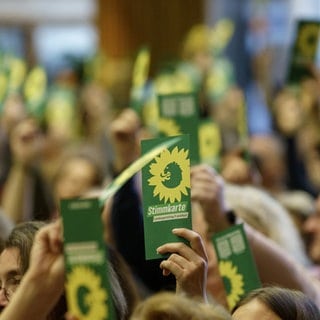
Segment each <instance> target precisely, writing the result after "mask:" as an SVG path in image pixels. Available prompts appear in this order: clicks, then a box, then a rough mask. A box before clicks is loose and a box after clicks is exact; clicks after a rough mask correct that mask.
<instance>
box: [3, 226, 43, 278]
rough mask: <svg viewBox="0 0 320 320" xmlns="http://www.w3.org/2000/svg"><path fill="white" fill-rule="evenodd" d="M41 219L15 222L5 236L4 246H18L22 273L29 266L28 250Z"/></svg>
mask: <svg viewBox="0 0 320 320" xmlns="http://www.w3.org/2000/svg"><path fill="white" fill-rule="evenodd" d="M45 224H46V223H45V222H42V221H27V222H21V223H19V224H17V225H16V226H15V227H14V228H13V229H12V231H11V233H10V235H9V237H8V238H7V240H6V242H5V244H4V248H12V247H13V248H18V250H19V253H20V258H19V259H20V261H19V263H20V268H21V273H22V274H24V273H25V272H26V271H27V269H28V268H29V257H30V251H31V247H32V244H33V240H34V236H35V234H36V232H37V231H38V230H39V229H40V228H41V227H43V226H45Z"/></svg>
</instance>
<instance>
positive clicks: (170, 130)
mask: <svg viewBox="0 0 320 320" xmlns="http://www.w3.org/2000/svg"><path fill="white" fill-rule="evenodd" d="M158 128H159V132H162V133H163V134H165V135H166V136H168V137H169V136H177V135H179V134H181V132H180V128H179V126H178V125H177V123H176V122H175V121H174V120H172V119H168V118H160V119H159V125H158Z"/></svg>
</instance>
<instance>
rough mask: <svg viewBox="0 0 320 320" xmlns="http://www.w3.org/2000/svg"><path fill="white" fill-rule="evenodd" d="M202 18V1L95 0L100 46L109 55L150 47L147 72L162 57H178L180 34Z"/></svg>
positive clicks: (114, 56)
mask: <svg viewBox="0 0 320 320" xmlns="http://www.w3.org/2000/svg"><path fill="white" fill-rule="evenodd" d="M203 20H204V0H99V6H98V16H97V25H98V29H99V32H100V46H101V48H102V49H103V50H104V51H105V52H106V53H107V55H109V56H111V57H113V58H123V57H128V56H132V55H133V54H135V53H136V51H137V50H138V48H139V47H140V46H141V45H143V44H146V45H149V46H150V48H151V54H152V55H151V57H152V61H151V73H152V72H153V71H154V70H155V69H156V68H157V67H158V66H159V63H160V62H161V61H163V59H167V58H175V57H177V56H179V53H180V46H181V42H182V40H183V36H184V35H185V34H186V32H187V31H188V30H189V29H190V27H191V26H192V25H193V24H195V23H201V22H203Z"/></svg>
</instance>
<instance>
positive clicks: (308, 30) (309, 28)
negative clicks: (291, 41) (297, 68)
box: [298, 24, 320, 58]
mask: <svg viewBox="0 0 320 320" xmlns="http://www.w3.org/2000/svg"><path fill="white" fill-rule="evenodd" d="M319 31H320V27H319V26H318V25H316V24H306V25H304V26H303V27H302V28H301V31H300V33H299V36H298V48H299V51H300V52H301V53H302V55H303V56H305V57H310V58H312V57H313V56H314V54H315V51H316V46H317V41H318V37H319Z"/></svg>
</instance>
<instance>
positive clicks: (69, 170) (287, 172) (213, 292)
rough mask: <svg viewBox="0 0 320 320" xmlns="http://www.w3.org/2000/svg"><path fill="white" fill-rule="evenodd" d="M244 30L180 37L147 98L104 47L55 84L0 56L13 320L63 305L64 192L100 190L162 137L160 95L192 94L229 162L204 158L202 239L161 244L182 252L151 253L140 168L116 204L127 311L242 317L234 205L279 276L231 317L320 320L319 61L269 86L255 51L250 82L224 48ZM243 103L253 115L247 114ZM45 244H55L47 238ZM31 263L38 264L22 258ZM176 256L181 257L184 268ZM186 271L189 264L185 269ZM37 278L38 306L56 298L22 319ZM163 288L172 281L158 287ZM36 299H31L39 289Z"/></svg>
mask: <svg viewBox="0 0 320 320" xmlns="http://www.w3.org/2000/svg"><path fill="white" fill-rule="evenodd" d="M232 34H233V26H232V23H231V22H230V21H222V22H221V23H220V24H219V25H217V26H215V28H209V27H208V26H204V25H199V26H195V27H193V28H192V29H191V30H190V32H189V33H188V34H187V35H186V38H185V39H182V40H181V43H182V50H181V56H180V57H179V61H178V62H175V63H174V64H172V65H170V67H168V68H166V69H165V70H161V72H159V73H158V74H157V75H155V76H154V78H152V79H150V78H148V77H147V78H146V79H144V80H145V81H142V83H140V85H141V87H140V88H138V89H139V90H140V91H139V92H138V95H137V96H135V99H136V100H135V101H133V99H130V97H131V98H132V92H131V93H130V92H129V93H128V92H126V94H124V92H123V91H121V90H120V91H118V92H117V91H114V90H112V88H109V87H108V85H106V83H105V82H104V81H103V76H101V73H102V72H103V70H104V69H105V65H104V64H103V63H104V62H103V61H104V60H103V59H101V57H100V58H99V56H98V55H97V56H96V57H93V58H92V59H90V61H86V62H84V64H83V68H82V72H81V73H79V72H76V71H75V70H64V71H63V72H60V73H59V74H57V76H56V77H55V79H51V80H50V81H49V80H48V79H47V78H46V74H45V71H44V70H43V69H41V67H38V69H37V70H36V71H37V72H38V73H37V75H38V76H37V77H33V78H31V76H32V72H33V71H35V68H34V69H33V68H31V67H30V66H27V65H25V66H24V67H25V70H24V72H22V73H21V74H20V76H19V75H17V72H16V70H17V69H15V63H16V62H17V60H18V58H16V57H13V56H9V55H6V54H3V55H2V56H1V58H0V65H1V66H0V69H1V70H0V71H1V74H0V86H1V85H2V87H1V88H0V204H1V207H0V208H1V211H0V228H1V232H0V238H1V239H0V240H1V250H2V253H1V255H0V283H1V289H0V290H1V298H0V306H1V310H7V311H4V313H3V315H0V319H1V320H2V319H11V320H14V319H46V317H47V319H62V318H63V317H64V316H65V313H66V311H67V310H66V306H65V301H64V295H63V285H61V284H60V282H61V283H63V281H62V280H61V277H62V278H63V276H61V274H60V273H59V274H58V273H57V274H58V275H56V274H55V273H52V277H53V279H55V280H54V281H55V282H50V283H49V280H50V276H51V273H48V272H47V271H48V270H49V268H50V267H52V266H53V264H52V265H49V266H48V265H46V266H42V263H41V261H42V262H43V261H46V258H47V257H48V253H51V254H52V256H54V259H57V260H55V262H59V263H62V262H61V261H60V260H58V259H60V258H61V252H62V251H61V250H62V249H61V245H62V239H61V234H60V232H61V221H60V220H59V216H60V213H59V202H60V200H61V199H66V198H76V197H86V196H89V195H92V194H93V193H94V194H99V193H100V192H101V191H102V190H103V188H105V187H106V186H107V185H108V184H109V183H110V181H112V179H113V178H114V177H116V176H117V175H118V174H119V173H121V172H122V171H123V170H124V169H125V168H126V167H127V166H128V165H129V164H131V163H132V162H133V161H134V160H136V159H137V158H138V157H139V156H140V141H141V140H142V139H146V138H152V137H155V132H154V126H157V124H158V122H159V118H158V115H157V112H156V111H155V108H157V106H156V101H157V100H156V97H157V95H158V94H171V93H186V92H196V93H197V94H198V98H199V99H198V102H199V116H200V117H201V118H203V119H210V120H211V121H213V122H214V123H216V124H217V125H218V128H219V132H220V137H221V141H220V142H219V146H220V151H219V165H218V166H217V167H215V168H213V167H210V166H209V165H206V164H203V163H199V164H197V165H195V166H194V167H193V168H191V197H192V205H193V210H192V214H193V230H178V231H177V232H178V234H179V235H180V236H181V237H182V238H185V239H187V241H189V242H190V244H191V245H190V247H189V246H185V247H181V246H180V245H177V244H164V245H163V246H162V247H160V248H159V251H160V252H163V253H165V252H166V253H169V254H171V255H170V257H169V258H168V259H167V260H163V261H157V260H156V261H152V262H150V261H148V262H146V261H144V239H143V229H142V228H143V227H142V224H141V219H142V216H141V210H142V209H141V181H140V180H139V178H140V176H139V174H137V175H136V176H134V177H133V178H132V179H130V180H129V182H128V183H127V184H126V185H124V186H123V188H122V189H121V190H119V192H118V193H117V194H116V195H115V196H114V197H113V198H112V199H109V200H108V201H107V202H106V204H105V206H104V210H103V213H102V222H103V225H104V229H105V242H106V246H108V247H109V248H110V250H111V251H114V257H113V258H111V260H112V261H111V262H112V263H111V265H113V268H114V269H115V274H116V278H117V281H119V282H120V285H119V284H118V287H119V288H118V287H117V286H116V287H117V288H118V289H117V290H123V292H124V293H123V294H124V296H123V297H122V298H121V297H120V298H119V296H118V297H117V295H116V294H115V296H116V297H117V298H116V299H115V300H116V303H115V304H116V309H117V313H118V318H119V319H129V318H130V317H132V319H134V320H137V319H160V315H161V314H162V315H166V316H167V318H161V319H229V318H230V319H231V314H230V313H229V311H227V310H228V305H227V300H226V293H225V290H224V287H223V281H222V278H221V277H220V276H219V272H218V266H217V258H216V254H215V251H214V248H213V245H212V242H211V236H212V233H214V232H217V231H221V230H224V229H226V228H227V227H228V226H230V224H232V223H234V221H232V222H230V219H229V218H228V217H227V215H226V212H230V210H232V211H233V212H234V214H235V221H240V222H243V223H244V224H245V225H246V231H247V234H248V239H249V242H250V245H251V246H252V251H253V254H254V258H255V261H256V263H257V268H258V272H259V275H260V278H261V282H262V284H263V286H265V287H267V288H268V286H270V285H272V286H275V287H272V288H271V289H270V291H268V289H267V288H265V289H260V290H257V291H256V292H253V293H252V294H251V295H250V296H249V297H248V298H247V300H244V301H243V302H242V303H240V304H239V305H238V306H237V307H236V308H235V309H234V311H233V315H232V317H233V318H234V319H238V320H241V319H255V316H257V315H251V314H250V310H248V309H243V308H246V305H248V304H249V303H252V301H255V302H256V303H257V301H258V302H259V303H261V304H262V305H263V306H264V308H266V309H267V311H266V312H271V314H273V315H275V314H276V315H277V316H278V318H276V317H275V318H270V319H279V317H280V318H281V319H320V315H319V313H318V311H317V309H318V308H320V268H319V267H320V70H318V69H317V67H316V66H315V65H311V66H309V68H310V70H309V71H310V77H307V78H303V79H302V80H301V81H300V82H298V83H294V84H292V83H283V84H281V85H279V84H278V83H277V84H272V83H271V84H270V81H269V71H270V65H268V61H269V56H268V50H267V49H265V50H263V51H261V52H259V54H257V55H256V56H255V57H254V60H252V70H253V78H252V81H251V83H250V85H249V86H248V87H246V88H241V87H240V86H239V85H238V84H237V83H236V80H235V79H236V77H235V74H234V70H233V66H232V63H231V61H229V60H228V59H227V58H226V57H225V56H224V49H225V47H226V46H227V44H228V41H229V40H230V38H231V37H232ZM214 40H215V41H214ZM151 59H152V57H151ZM20 63H25V62H23V61H22V62H21V61H20ZM133 65H134V61H132V66H133ZM132 70H133V67H132V68H129V70H128V71H127V72H128V74H129V75H130V74H131V73H132ZM115 72H117V71H115ZM40 75H41V76H40ZM19 77H20V78H19ZM128 78H130V76H129V77H128ZM2 79H4V80H3V81H2ZM30 79H31V80H30ZM124 87H125V88H126V87H129V88H130V87H132V83H130V84H129V85H124ZM32 90H33V91H32ZM1 92H3V95H1ZM32 92H33V93H32ZM119 92H120V94H122V95H125V96H127V97H128V99H127V107H123V106H122V105H121V106H120V105H117V101H120V100H121V101H123V96H122V97H118V96H117V94H119ZM37 93H38V94H37ZM32 94H33V96H32ZM30 95H31V96H30ZM133 102H134V103H135V106H133V104H134V103H133ZM137 105H138V107H137ZM243 110H245V112H246V113H245V116H244V117H243V118H242V119H240V120H239V115H240V114H241V112H242V111H243ZM241 125H242V127H241ZM243 126H244V128H243ZM241 128H242V129H241ZM35 221H37V224H36V222H35ZM40 221H42V222H41V223H40ZM34 223H35V224H36V225H35V226H33V224H34ZM31 226H32V227H31ZM39 229H40V231H38V230H39ZM19 232H20V235H19V236H18V238H19V237H21V236H22V235H23V236H25V238H22V239H23V240H20V241H22V242H24V244H27V243H29V246H30V247H29V248H23V249H22V246H21V244H19V242H14V241H13V240H12V238H14V235H15V234H16V236H17V234H19ZM35 234H36V238H34V237H35ZM35 239H36V240H35ZM34 241H35V246H37V245H38V246H39V248H40V247H41V248H42V251H41V254H43V255H41V254H40V253H39V252H40V250H38V251H36V249H34V252H33V251H32V252H33V255H31V258H30V261H29V254H30V251H31V247H32V243H33V242H34ZM50 241H52V243H53V244H50V243H51V242H50ZM43 243H47V244H48V243H49V245H48V246H47V247H46V249H44V246H41V244H43ZM57 243H58V244H57ZM12 248H18V253H17V252H16V251H15V254H18V258H16V259H15V258H14V257H12V255H9V257H11V259H13V260H14V261H13V260H10V259H9V257H8V256H6V254H7V255H8V250H10V249H12ZM39 248H38V249H39ZM22 250H24V251H25V252H24V253H23V251H22ZM45 253H46V254H47V255H45ZM22 254H25V255H26V257H24V258H22V257H21V256H22ZM3 255H4V256H3ZM177 256H178V257H180V258H177ZM180 259H181V260H180ZM10 261H13V262H12V263H13V264H14V263H16V264H17V261H18V267H17V269H18V271H19V272H18V280H17V281H16V283H15V284H14V285H13V287H14V290H13V291H15V290H17V293H16V294H14V295H13V298H12V297H11V295H12V294H13V293H14V292H10V291H8V287H5V286H6V285H9V284H8V281H7V279H6V281H4V279H5V277H8V273H4V270H5V268H6V267H8V264H9V262H10ZM26 261H27V262H26ZM177 261H178V262H177ZM20 262H23V263H26V265H25V266H23V268H22V267H21V265H20ZM29 263H30V265H29ZM175 263H176V264H178V265H179V267H176V266H175V267H173V264H175ZM2 265H3V266H2ZM58 266H59V267H60V265H58V264H57V265H56V269H55V270H58ZM120 266H121V267H120ZM41 268H43V270H44V271H43V270H42V269H41ZM45 268H48V269H45ZM122 268H124V269H122ZM61 269H63V267H62V268H61ZM180 269H183V270H185V272H184V273H183V275H182V271H181V270H180ZM41 272H42V273H41ZM45 272H47V273H45ZM25 274H26V275H25ZM28 274H29V276H27V275H28ZM44 274H45V275H44ZM24 275H25V276H24ZM55 276H56V277H57V279H58V280H56V278H54V277H55ZM127 276H128V279H127ZM22 279H26V280H25V282H24V280H22ZM34 279H37V281H39V280H38V279H41V281H43V282H42V283H43V286H42V287H41V288H38V289H34V292H35V293H34V296H33V295H32V293H30V294H29V296H30V302H29V303H30V304H31V305H32V301H33V300H32V299H38V298H39V295H41V297H42V299H43V300H41V299H40V300H39V301H43V305H45V306H47V308H45V307H44V308H43V310H42V309H41V307H40V306H39V310H32V312H36V313H37V314H38V315H37V316H36V315H34V314H33V313H30V317H25V318H23V314H22V318H19V314H18V312H17V309H15V310H16V313H15V316H16V317H17V318H14V317H12V315H11V314H10V308H9V307H8V306H10V304H11V300H12V304H13V305H15V306H19V303H20V300H19V299H22V297H25V295H26V294H27V293H23V292H22V290H20V291H19V289H20V287H22V288H24V289H25V288H26V287H27V288H28V290H31V289H32V288H33V286H32V284H34V283H33V282H32V281H34ZM44 279H45V280H44ZM21 281H22V282H21ZM59 281H60V282H59ZM20 282H21V284H20ZM318 282H319V283H318ZM30 283H31V286H30ZM52 283H55V286H52ZM199 284H200V285H199ZM52 287H57V289H56V290H54V289H52ZM278 287H279V288H278ZM280 287H281V288H282V289H280ZM17 288H18V289H17ZM30 288H31V289H30ZM46 289H47V290H48V291H51V295H50V294H48V297H47V296H46V294H43V292H42V291H41V290H43V291H44V290H46ZM37 290H39V291H40V293H38V292H37ZM164 290H165V291H168V292H166V293H162V295H158V293H159V292H160V291H161V292H162V291H164ZM281 290H282V291H281ZM286 290H287V291H286ZM174 291H176V292H177V294H172V292H174ZM27 292H29V291H27ZM181 293H182V294H181ZM166 294H167V295H166ZM171 294H172V296H171ZM268 295H269V296H268ZM277 295H279V296H277ZM15 297H16V301H14V300H15ZM61 297H62V298H61ZM199 297H200V298H199ZM272 297H277V298H276V299H278V300H279V299H284V300H283V301H285V302H283V304H286V303H288V305H290V307H288V309H290V308H291V309H290V310H292V309H293V307H292V306H293V305H295V307H296V308H299V309H300V310H307V311H305V314H304V316H305V317H304V318H294V317H293V316H292V314H286V315H284V314H281V313H280V314H279V313H277V312H278V311H277V310H276V309H273V305H272V303H273V302H271V298H272ZM189 298H190V299H192V300H193V301H194V304H190V303H189V301H188V300H187V299H189ZM46 299H47V300H46ZM121 299H123V300H124V302H123V303H124V304H125V306H123V305H122V302H121ZM268 299H270V300H268ZM286 299H287V300H286ZM294 299H296V302H295V303H294V302H293V301H295V300H294ZM48 301H50V303H49V302H48ZM195 301H197V304H196V303H195ZM297 301H299V302H297ZM198 302H199V305H198ZM38 304H39V305H41V303H38ZM299 304H301V305H300V307H297V305H299ZM25 305H26V306H25V308H26V309H25V310H27V309H28V300H27V299H26V300H25ZM170 305H174V306H175V308H174V310H171V309H170ZM208 305H209V306H211V307H212V309H210V310H209V309H207V307H208ZM54 306H56V307H55V308H56V310H58V311H57V312H56V313H55V312H54V311H52V310H54ZM23 307H24V305H23V306H22V310H24V309H23ZM317 307H318V308H317ZM7 308H8V309H7ZM12 308H13V307H12ZM36 309H37V308H36ZM47 309H48V310H47ZM249 309H250V308H249ZM243 310H244V311H243ZM270 310H271V311H270ZM50 311H51V313H50ZM6 312H8V313H7V314H8V315H7V318H5V316H6ZM21 312H22V311H21ZM23 312H26V311H23ZM30 312H31V311H30ZM261 312H265V310H263V311H261ZM279 312H280V311H279ZM308 312H310V313H308ZM49 313H50V314H49ZM207 313H208V314H207ZM25 314H29V313H25ZM48 314H49V315H48ZM158 314H159V318H158V317H157V315H158ZM190 314H191V315H190ZM192 314H193V316H192ZM47 315H48V316H47ZM199 315H201V316H199ZM2 316H3V317H4V318H2ZM76 316H77V315H70V314H69V315H67V316H66V317H67V318H68V319H71V320H72V319H77V317H76ZM250 316H251V317H252V318H250ZM93 320H96V319H93Z"/></svg>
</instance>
